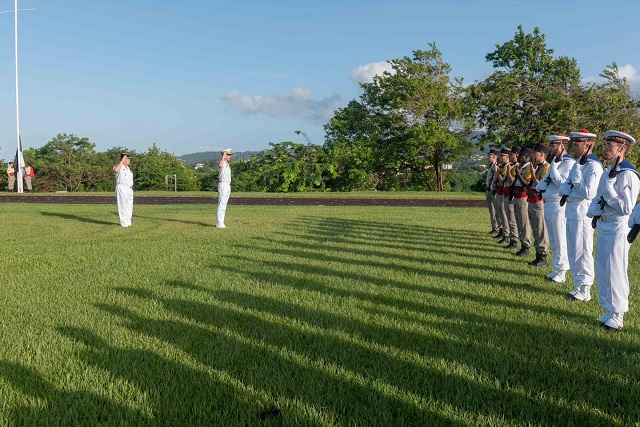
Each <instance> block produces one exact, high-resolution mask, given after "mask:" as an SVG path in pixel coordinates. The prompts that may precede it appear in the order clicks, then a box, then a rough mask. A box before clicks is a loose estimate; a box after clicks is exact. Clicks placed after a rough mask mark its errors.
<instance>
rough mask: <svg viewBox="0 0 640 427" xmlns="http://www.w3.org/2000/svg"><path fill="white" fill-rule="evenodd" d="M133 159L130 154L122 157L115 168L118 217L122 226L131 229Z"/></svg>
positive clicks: (123, 154)
mask: <svg viewBox="0 0 640 427" xmlns="http://www.w3.org/2000/svg"><path fill="white" fill-rule="evenodd" d="M130 164H131V158H130V157H129V153H122V154H121V155H120V163H118V164H117V165H115V166H114V167H113V171H114V172H115V174H116V199H117V200H118V215H119V216H120V225H121V226H123V227H131V216H132V215H133V173H131V169H129V165H130Z"/></svg>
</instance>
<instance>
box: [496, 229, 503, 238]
mask: <svg viewBox="0 0 640 427" xmlns="http://www.w3.org/2000/svg"><path fill="white" fill-rule="evenodd" d="M503 237H504V231H502V229H500V230H498V234H496V235H495V236H493V238H494V239H498V240H500V239H502V238H503Z"/></svg>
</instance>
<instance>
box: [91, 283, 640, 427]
mask: <svg viewBox="0 0 640 427" xmlns="http://www.w3.org/2000/svg"><path fill="white" fill-rule="evenodd" d="M247 297H249V298H248V299H247ZM158 300H159V301H160V302H161V303H162V304H163V305H164V307H165V308H166V309H167V310H169V311H170V312H172V313H175V314H177V315H179V316H181V317H185V318H188V319H192V320H193V321H194V322H196V324H197V325H198V327H197V328H194V327H190V326H187V325H184V324H173V325H171V327H170V328H167V327H154V325H149V322H152V323H153V322H155V321H153V320H151V321H150V320H149V319H145V318H142V317H140V316H139V315H137V314H135V313H132V312H131V311H130V310H127V309H124V308H122V307H115V306H107V305H101V306H100V307H99V308H101V309H103V310H105V311H107V312H109V313H111V314H113V315H115V316H118V317H119V318H121V319H123V320H124V321H125V322H126V326H127V327H129V328H131V329H132V330H135V331H137V332H140V333H143V334H147V335H150V336H152V337H154V338H158V339H161V340H163V341H167V342H169V343H171V344H172V345H175V346H178V347H180V348H182V349H183V350H184V351H186V352H188V353H189V354H191V355H192V356H193V357H195V358H196V359H198V360H200V361H201V362H202V363H204V364H210V363H211V356H210V355H209V354H208V353H205V352H203V351H202V345H197V343H203V342H204V343H206V342H208V340H211V339H212V337H211V334H212V332H211V330H212V328H214V330H215V331H218V330H221V331H229V333H227V334H226V335H225V336H232V337H237V341H238V343H241V344H247V343H249V344H250V347H253V348H252V349H251V348H241V349H240V350H241V351H243V352H247V353H256V352H258V353H262V350H266V353H262V354H261V357H260V358H259V360H260V362H259V364H260V374H261V375H258V373H257V372H255V369H256V367H255V366H254V364H255V363H257V362H258V360H252V359H253V358H252V357H251V356H247V355H246V354H245V355H244V356H243V357H242V358H243V359H245V360H238V359H235V358H234V357H233V352H232V354H227V357H225V358H224V360H221V359H216V361H215V362H216V363H215V365H211V366H215V367H216V368H217V369H223V370H225V371H226V372H229V373H231V374H232V375H233V376H234V377H241V378H242V380H243V381H250V383H251V384H252V385H253V387H256V388H260V389H263V388H265V387H273V386H274V384H273V381H274V380H273V378H277V377H278V376H279V375H281V374H282V373H283V372H284V371H286V372H288V373H289V376H290V378H291V380H292V381H294V383H295V382H297V381H301V383H297V384H292V385H290V386H289V387H292V388H293V389H297V390H295V391H294V390H290V391H288V392H289V393H292V394H293V395H295V396H298V397H299V398H302V399H303V400H304V401H317V399H319V398H322V399H323V400H322V401H321V402H317V404H319V405H322V406H323V407H329V408H334V407H335V406H336V405H337V402H339V401H340V399H342V396H349V397H350V401H351V402H354V403H355V402H359V401H360V399H362V398H364V399H366V400H364V402H372V404H374V405H375V407H376V411H382V412H378V415H380V414H381V413H385V414H388V412H389V411H393V412H392V413H394V414H395V415H394V416H393V417H392V418H388V417H387V418H385V419H382V420H381V419H371V418H370V415H367V414H366V413H361V411H362V409H360V406H361V405H349V404H348V403H347V404H346V406H347V408H345V409H346V410H347V411H348V413H349V414H350V415H353V416H355V418H354V419H355V420H358V421H359V422H361V423H362V425H372V424H375V425H397V420H398V419H400V420H402V419H403V418H397V417H399V416H400V414H403V415H402V416H403V417H404V420H407V418H406V417H407V416H409V417H410V418H408V419H409V420H410V422H408V423H407V424H409V425H427V424H424V423H425V422H429V421H431V422H433V421H434V420H429V419H426V418H423V417H425V415H429V416H433V415H434V414H432V413H429V414H427V413H424V412H422V411H416V408H412V407H411V406H410V405H409V407H407V405H406V404H403V403H402V402H403V400H404V399H391V400H389V397H388V396H387V395H386V394H383V393H379V392H377V390H376V388H375V387H371V386H373V385H374V384H377V385H378V386H380V387H384V388H385V389H389V387H390V388H391V390H398V393H399V396H402V395H406V396H407V397H408V396H413V397H412V400H413V401H415V402H425V403H426V402H438V405H436V406H440V405H450V406H453V407H455V408H456V409H457V410H461V411H465V412H471V413H476V414H481V415H483V416H486V417H499V418H500V419H505V418H506V419H507V420H512V421H517V422H518V423H527V422H529V423H542V424H545V423H550V422H551V423H553V422H556V421H557V420H571V421H572V422H575V423H576V424H588V425H594V424H601V423H603V422H606V421H607V420H608V416H607V415H603V414H601V413H600V411H592V412H587V411H583V410H581V409H578V407H577V406H573V405H565V404H562V403H560V402H562V400H563V399H562V398H564V399H566V398H567V394H568V396H570V397H572V398H573V399H575V400H576V401H577V402H583V401H585V400H586V401H587V402H588V404H589V405H592V406H595V407H596V408H600V407H601V406H604V408H603V409H604V411H603V412H604V413H609V412H613V413H614V414H615V415H617V416H622V414H619V413H618V411H616V408H615V405H612V407H608V406H607V405H606V404H603V403H602V402H601V401H599V400H596V399H590V396H587V397H583V396H579V394H580V393H576V391H575V390H574V389H573V388H572V386H571V385H570V382H569V380H573V382H574V383H575V380H576V377H575V376H576V375H577V374H578V372H579V368H578V367H576V368H575V369H566V368H563V367H562V366H560V365H556V366H553V365H551V366H542V363H543V362H535V363H533V362H531V361H530V360H529V359H528V358H527V357H526V355H523V354H518V353H514V352H512V351H509V350H505V349H508V346H504V347H505V349H502V348H496V347H495V346H487V343H482V342H478V341H477V340H476V341H475V342H473V341H472V340H471V338H472V337H474V336H475V335H476V334H477V332H478V331H477V330H475V329H474V325H473V323H477V321H478V320H479V319H470V320H469V321H468V322H467V324H465V325H462V326H464V328H461V327H459V326H455V327H454V328H453V329H452V330H449V328H450V325H448V324H447V323H446V322H440V324H439V326H440V328H441V329H443V330H445V331H447V332H450V333H451V334H453V335H457V334H462V336H461V337H460V341H455V342H451V340H449V339H445V338H443V337H442V336H441V335H440V334H430V335H425V334H419V333H415V332H411V331H404V330H399V329H397V328H388V327H381V326H376V325H371V324H369V323H367V324H359V322H358V321H356V320H354V319H353V318H350V317H349V318H346V317H340V316H336V315H334V314H328V313H325V312H320V311H318V310H314V309H310V308H308V307H300V306H297V305H294V304H282V305H281V303H279V302H278V301H277V300H273V299H266V298H262V297H255V296H249V295H247V294H243V293H222V294H220V295H219V296H218V300H219V301H220V302H222V303H226V304H220V303H216V302H215V301H214V302H213V303H211V304H205V303H196V302H193V301H185V300H175V299H162V298H158V297H156V298H154V301H158ZM229 303H231V304H233V305H235V306H236V307H229ZM444 311H446V310H444ZM449 314H451V313H449ZM476 317H477V316H476ZM483 321H484V322H485V323H486V319H483ZM496 326H501V330H502V331H503V332H504V333H505V335H506V336H505V338H506V339H509V338H516V337H519V341H523V340H526V339H527V337H536V336H539V335H540V332H541V331H539V330H537V328H530V327H528V326H526V325H519V324H516V323H510V324H506V325H505V324H503V325H496V324H488V325H486V327H487V328H492V327H496ZM176 327H177V328H184V330H183V331H175V330H173V328H176ZM200 328H202V329H201V330H197V331H195V333H196V336H193V335H192V334H193V333H194V329H200ZM465 328H470V329H471V330H467V331H465ZM180 332H182V333H180ZM345 333H347V334H349V333H350V334H352V335H359V336H360V337H358V339H357V340H353V339H350V338H348V337H345ZM189 334H191V336H189ZM558 335H559V336H558V337H557V341H564V342H568V343H569V345H572V344H573V345H575V344H578V342H579V341H580V337H578V338H577V339H572V337H571V335H570V334H565V333H558ZM186 337H188V338H186ZM554 341H556V340H554ZM519 343H520V344H522V342H519ZM540 343H542V338H540V339H539V343H538V344H540ZM224 344H225V345H224V347H223V348H225V351H226V352H227V353H228V351H229V343H228V342H226V343H224ZM534 344H536V343H535V342H534ZM580 344H584V343H580ZM236 345H237V344H236ZM204 347H208V346H204ZM398 348H401V349H404V350H409V351H411V352H413V353H415V354H416V355H415V356H413V355H409V357H407V358H402V357H398V356H397V351H396V350H397V349H398ZM520 348H521V347H520ZM287 356H289V357H287ZM290 356H293V357H290ZM552 356H558V354H552ZM440 358H445V360H448V361H449V362H448V363H447V365H449V364H457V365H458V366H469V367H471V368H472V369H473V371H474V372H476V378H478V377H479V379H481V380H482V381H475V380H470V379H468V378H466V377H465V376H464V375H458V374H456V373H455V370H451V369H443V368H442V366H441V364H440V363H437V362H436V363H434V361H437V360H439V359H440ZM246 359H250V360H246ZM536 360H540V359H536ZM551 360H553V358H552V359H551ZM292 361H293V362H294V363H293V364H291V362H292ZM298 361H304V362H306V363H299V362H298ZM296 362H298V363H296ZM322 367H328V368H329V369H321V368H322ZM504 369H506V371H504ZM543 369H546V370H547V371H551V374H552V375H551V376H544V375H542V376H541V375H534V376H533V378H532V375H531V373H532V372H540V371H542V370H543ZM247 370H250V371H251V372H246V371H247ZM265 371H266V372H265ZM336 371H337V372H344V374H343V375H346V376H348V377H354V376H355V378H359V380H358V383H364V384H368V385H369V388H368V390H367V387H364V389H360V388H356V389H353V384H352V383H350V382H348V381H345V380H340V377H331V373H334V372H336ZM265 375H266V377H267V378H269V379H270V380H269V381H268V380H267V379H266V378H265V377H264V376H265ZM586 377H587V378H583V380H584V381H586V382H587V383H590V382H591V381H592V380H596V381H597V382H596V383H595V384H594V386H595V387H598V389H602V388H604V389H610V388H616V387H617V388H620V387H619V386H620V384H619V383H617V382H615V381H613V382H612V381H608V380H606V379H602V376H601V375H600V373H596V374H594V375H592V376H590V375H588V374H587V376H586ZM309 379H312V380H313V381H312V382H311V384H315V385H316V387H317V386H318V385H321V386H322V385H328V386H329V387H330V388H329V389H327V390H331V395H330V396H329V395H326V393H321V395H322V397H319V396H317V395H316V394H315V390H317V389H314V390H313V391H307V392H305V391H304V390H305V388H306V387H307V386H308V385H309V383H308V382H307V381H308V380H309ZM556 379H559V380H560V381H561V384H565V387H563V386H562V385H561V386H558V384H557V383H556ZM598 379H599V381H598ZM327 380H330V381H331V384H327ZM562 381H565V382H562ZM496 383H497V384H500V386H498V387H496V386H495V385H496ZM345 388H346V390H345ZM521 388H524V393H522V392H521V391H520V390H521ZM540 390H542V393H541V394H540ZM572 390H573V393H572V392H571V391H572ZM635 392H640V390H638V388H637V387H636V388H633V389H631V390H625V391H622V390H619V391H618V392H617V393H615V394H616V396H615V399H616V400H617V399H622V400H617V401H618V402H620V403H622V405H624V406H625V407H626V408H627V409H629V408H632V406H631V405H632V402H633V401H634V400H635V399H634V398H632V397H630V396H629V393H631V394H633V393H635ZM307 394H308V397H307V398H305V397H306V396H307ZM367 395H368V396H367ZM372 395H373V396H375V397H372ZM336 397H337V398H336ZM557 397H559V399H556V398H557ZM380 399H382V402H380ZM505 402H509V404H508V406H507V407H505V406H504V405H505ZM418 404H419V403H416V405H418ZM342 405H343V404H341V405H340V407H342ZM336 409H337V408H336ZM407 411H410V412H407ZM340 415H341V417H343V416H344V415H342V414H340ZM363 417H364V418H363ZM374 421H380V422H374ZM394 421H396V423H394ZM439 421H440V422H442V421H444V420H442V419H440V420H439ZM448 421H451V420H448ZM389 422H391V424H388V423H389ZM414 422H420V424H414ZM429 425H431V424H429Z"/></svg>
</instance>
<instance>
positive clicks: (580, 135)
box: [571, 129, 596, 139]
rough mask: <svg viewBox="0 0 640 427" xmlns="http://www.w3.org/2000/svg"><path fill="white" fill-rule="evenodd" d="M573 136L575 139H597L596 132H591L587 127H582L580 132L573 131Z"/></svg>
mask: <svg viewBox="0 0 640 427" xmlns="http://www.w3.org/2000/svg"><path fill="white" fill-rule="evenodd" d="M571 138H573V139H582V138H589V139H595V138H596V134H595V133H591V132H589V131H588V130H587V129H582V130H581V131H580V132H571Z"/></svg>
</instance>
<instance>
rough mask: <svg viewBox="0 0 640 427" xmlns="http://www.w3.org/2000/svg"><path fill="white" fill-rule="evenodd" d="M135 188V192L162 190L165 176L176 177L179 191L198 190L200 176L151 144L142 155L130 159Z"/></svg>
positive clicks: (183, 163) (181, 161) (171, 155)
mask: <svg viewBox="0 0 640 427" xmlns="http://www.w3.org/2000/svg"><path fill="white" fill-rule="evenodd" d="M131 164H132V166H134V165H135V169H134V168H132V170H133V172H134V179H135V188H136V189H137V190H164V182H165V176H166V175H171V176H173V175H176V180H177V186H178V190H179V191H197V190H200V188H201V187H200V174H198V173H197V172H196V171H195V170H193V169H191V168H189V167H187V164H186V163H185V162H184V161H183V160H180V159H178V158H177V157H176V156H174V155H173V154H170V153H167V152H166V151H160V149H159V148H158V147H157V146H156V145H155V144H153V146H152V147H151V148H149V150H148V151H147V152H146V153H144V154H139V155H137V156H134V157H133V158H132V162H131Z"/></svg>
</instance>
